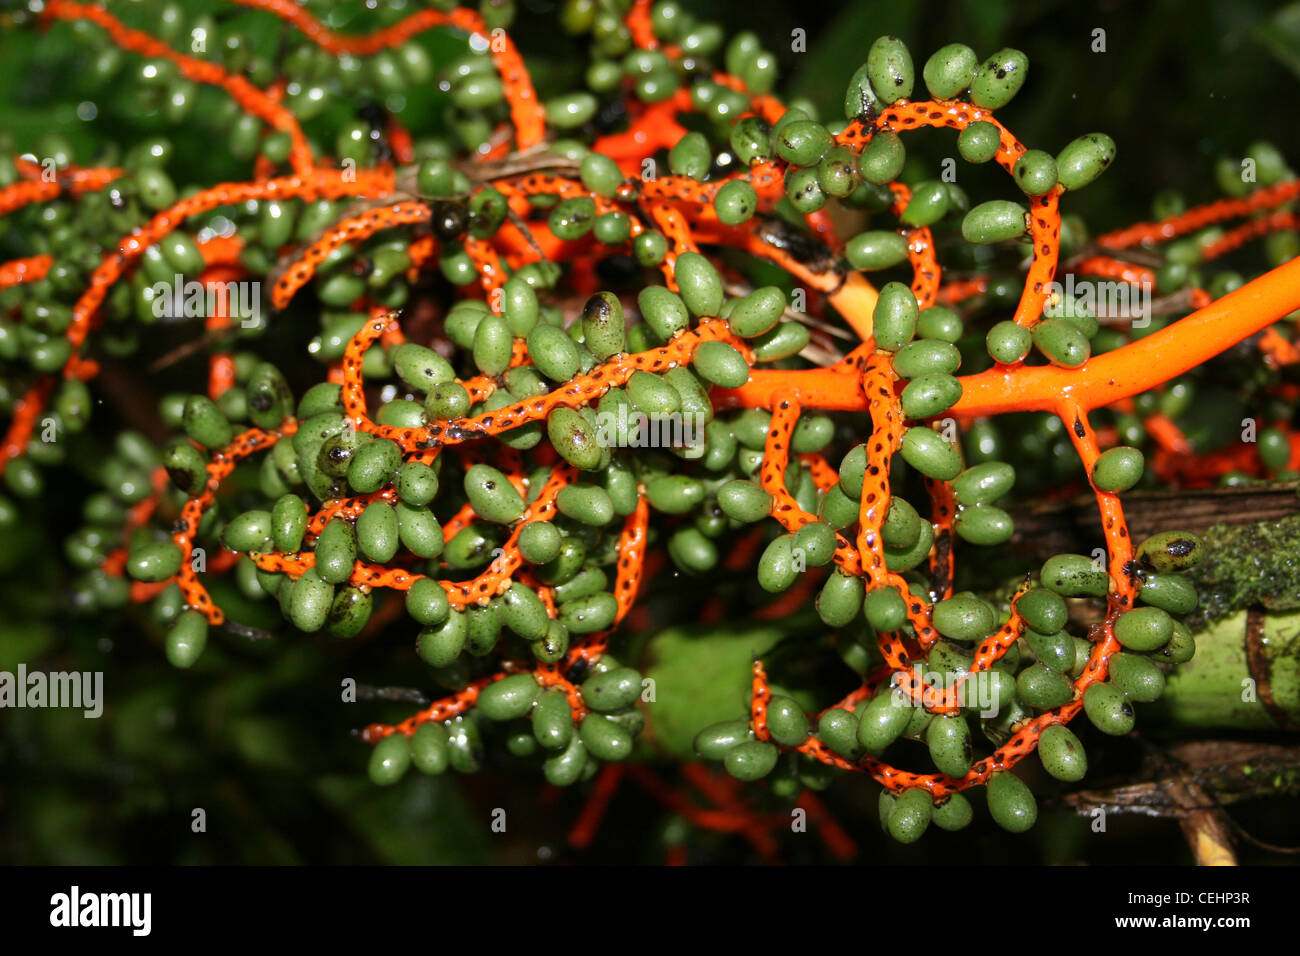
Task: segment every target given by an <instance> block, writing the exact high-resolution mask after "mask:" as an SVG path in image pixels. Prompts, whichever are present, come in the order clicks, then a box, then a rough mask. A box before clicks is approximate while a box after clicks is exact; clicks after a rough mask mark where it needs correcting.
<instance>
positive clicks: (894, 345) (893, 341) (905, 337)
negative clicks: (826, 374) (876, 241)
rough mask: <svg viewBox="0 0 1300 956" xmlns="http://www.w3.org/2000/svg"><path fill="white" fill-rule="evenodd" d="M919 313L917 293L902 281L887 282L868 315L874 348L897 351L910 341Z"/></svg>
mask: <svg viewBox="0 0 1300 956" xmlns="http://www.w3.org/2000/svg"><path fill="white" fill-rule="evenodd" d="M919 314H920V313H919V311H918V309H917V306H916V296H915V294H914V293H913V292H912V290H911V289H910V288H908V287H907V286H905V285H904V284H903V283H901V282H888V283H886V284H885V286H884V287H883V288H882V289H881V290H880V297H879V298H878V299H877V300H876V307H875V310H874V311H873V312H872V315H871V320H872V330H871V334H872V337H873V338H874V339H875V342H876V347H877V348H880V349H884V350H886V351H889V352H896V351H898V350H899V349H900V348H902V347H903V346H904V345H906V344H907V343H908V342H910V341H911V340H912V336H914V335H915V334H916V323H917V319H918V317H919ZM954 381H955V380H954ZM958 391H960V385H958Z"/></svg>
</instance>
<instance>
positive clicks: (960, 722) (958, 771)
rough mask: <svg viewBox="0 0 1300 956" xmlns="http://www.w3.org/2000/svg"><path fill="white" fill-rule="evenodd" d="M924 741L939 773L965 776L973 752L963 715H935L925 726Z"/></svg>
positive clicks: (971, 760)
mask: <svg viewBox="0 0 1300 956" xmlns="http://www.w3.org/2000/svg"><path fill="white" fill-rule="evenodd" d="M925 742H926V745H927V746H928V747H929V748H930V759H931V760H933V761H934V765H935V767H936V768H937V769H938V771H939V772H940V773H944V774H947V775H948V776H950V777H955V778H961V777H964V776H966V774H967V772H968V771H969V770H970V768H971V763H972V762H973V760H974V754H973V751H972V748H971V738H970V727H969V726H968V725H967V724H966V718H965V717H962V716H960V715H957V716H953V717H940V716H936V717H935V718H934V719H933V720H931V721H930V723H929V726H928V727H926V731H925Z"/></svg>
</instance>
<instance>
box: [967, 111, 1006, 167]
mask: <svg viewBox="0 0 1300 956" xmlns="http://www.w3.org/2000/svg"><path fill="white" fill-rule="evenodd" d="M1001 141H1002V134H1001V133H1000V132H998V128H997V127H996V126H994V125H993V124H992V123H986V122H984V121H983V120H981V121H979V122H976V123H971V124H970V125H969V126H967V127H966V128H965V129H964V130H962V131H961V132H960V133H959V134H958V135H957V152H958V153H960V154H961V158H962V159H964V160H966V162H968V163H987V162H988V161H989V160H991V159H992V158H993V157H994V156H996V155H997V154H998V146H999V145H1000V144H1001Z"/></svg>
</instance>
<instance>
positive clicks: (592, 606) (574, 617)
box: [558, 591, 618, 634]
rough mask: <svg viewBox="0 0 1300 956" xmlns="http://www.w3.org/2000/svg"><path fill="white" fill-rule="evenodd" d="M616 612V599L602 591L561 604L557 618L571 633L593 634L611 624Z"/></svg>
mask: <svg viewBox="0 0 1300 956" xmlns="http://www.w3.org/2000/svg"><path fill="white" fill-rule="evenodd" d="M617 614H618V601H617V600H616V599H615V598H614V595H612V594H609V593H607V592H604V591H602V592H601V593H599V594H593V595H590V596H589V597H584V598H578V599H576V600H573V601H566V602H565V603H563V604H561V605H560V607H559V618H558V619H559V621H560V623H561V624H563V625H564V626H565V627H567V628H568V629H569V632H570V633H572V634H593V633H595V632H596V631H603V630H605V628H607V627H609V626H610V625H611V624H613V623H614V617H615V615H617Z"/></svg>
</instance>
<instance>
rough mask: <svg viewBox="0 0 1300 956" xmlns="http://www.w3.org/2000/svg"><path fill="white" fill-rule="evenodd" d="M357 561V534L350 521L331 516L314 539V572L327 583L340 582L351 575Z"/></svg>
mask: <svg viewBox="0 0 1300 956" xmlns="http://www.w3.org/2000/svg"><path fill="white" fill-rule="evenodd" d="M356 561H357V535H356V530H355V529H354V528H353V526H352V523H351V522H349V521H345V520H344V519H343V518H333V519H331V520H330V522H329V523H328V524H326V525H325V527H324V529H322V531H321V533H320V536H319V537H318V538H317V539H316V565H315V567H316V572H317V573H318V574H319V575H320V576H321V579H322V580H324V581H326V582H328V583H329V584H342V583H343V582H344V581H346V580H347V579H348V578H350V577H351V576H352V568H353V566H354V565H355V564H356Z"/></svg>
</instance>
